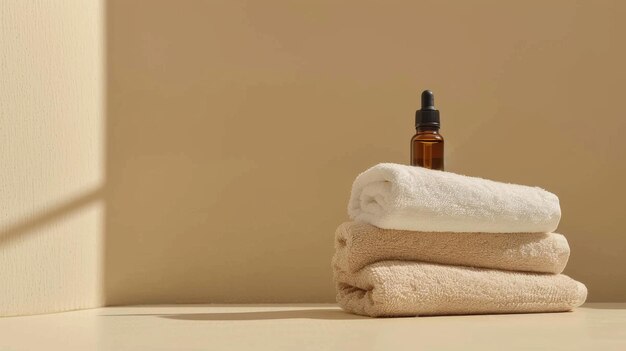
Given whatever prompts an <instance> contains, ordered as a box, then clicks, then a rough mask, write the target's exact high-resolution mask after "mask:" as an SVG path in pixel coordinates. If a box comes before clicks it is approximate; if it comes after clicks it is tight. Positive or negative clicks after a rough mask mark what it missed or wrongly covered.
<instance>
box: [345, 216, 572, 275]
mask: <svg viewBox="0 0 626 351" xmlns="http://www.w3.org/2000/svg"><path fill="white" fill-rule="evenodd" d="M335 249H336V254H335V257H334V264H336V265H339V266H341V267H343V269H344V270H346V271H348V272H355V271H357V270H359V269H361V268H363V267H365V266H367V265H369V264H372V263H375V262H379V261H385V260H403V261H421V262H432V263H441V264H449V265H458V266H472V267H484V268H495V269H503V270H511V271H528V272H543V273H555V274H558V273H561V272H562V271H563V269H564V268H565V265H566V264H567V260H568V258H569V253H570V250H569V245H568V244H567V240H566V239H565V237H564V236H563V235H561V234H556V233H549V234H543V233H519V234H515V235H511V234H494V233H445V232H438V233H432V232H430V233H427V232H411V231H402V230H394V229H380V228H378V227H375V226H373V225H370V224H366V223H357V222H346V223H343V224H341V225H340V226H339V227H338V228H337V231H336V233H335Z"/></svg>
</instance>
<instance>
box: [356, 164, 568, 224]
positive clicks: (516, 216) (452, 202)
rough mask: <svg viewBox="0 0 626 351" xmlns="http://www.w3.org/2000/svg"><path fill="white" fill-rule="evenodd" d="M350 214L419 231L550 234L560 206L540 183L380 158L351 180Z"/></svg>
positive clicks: (357, 217)
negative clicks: (497, 179) (493, 178)
mask: <svg viewBox="0 0 626 351" xmlns="http://www.w3.org/2000/svg"><path fill="white" fill-rule="evenodd" d="M348 214H349V215H350V218H351V219H353V220H356V221H360V222H366V223H370V224H373V225H375V226H377V227H380V228H386V229H399V230H414V231H422V232H484V233H548V232H552V231H554V230H555V229H556V227H557V225H558V224H559V220H560V218H561V208H560V207H559V199H558V198H557V197H556V195H554V194H552V193H550V192H547V191H545V190H543V189H541V188H538V187H529V186H524V185H516V184H505V183H499V182H495V181H491V180H487V179H481V178H475V177H468V176H463V175H459V174H454V173H450V172H443V171H435V170H430V169H426V168H422V167H412V166H405V165H400V164H393V163H381V164H378V165H376V166H374V167H372V168H370V169H368V170H366V171H365V172H363V173H361V174H360V175H359V176H358V177H357V178H356V180H355V181H354V183H353V185H352V194H351V196H350V202H349V204H348Z"/></svg>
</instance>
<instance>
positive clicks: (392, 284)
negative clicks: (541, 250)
mask: <svg viewBox="0 0 626 351" xmlns="http://www.w3.org/2000/svg"><path fill="white" fill-rule="evenodd" d="M334 273H335V280H336V283H337V301H338V303H339V305H340V306H341V308H343V309H345V310H347V311H348V312H352V313H355V314H360V315H366V316H372V317H392V316H418V315H448V314H484V313H527V312H563V311H570V310H572V309H573V308H574V307H578V306H580V305H581V304H582V303H583V302H584V301H585V299H586V297H587V288H586V287H585V285H583V284H582V283H579V282H577V281H575V280H573V279H571V278H569V277H568V276H566V275H562V274H559V275H549V274H539V273H518V272H508V271H499V270H491V269H484V268H470V267H458V266H445V265H438V264H432V263H421V262H403V261H381V262H378V263H374V264H372V265H369V266H366V267H365V268H363V269H361V270H359V271H358V272H355V273H353V272H346V271H345V270H342V269H341V267H338V266H335V271H334Z"/></svg>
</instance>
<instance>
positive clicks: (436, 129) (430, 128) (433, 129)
mask: <svg viewBox="0 0 626 351" xmlns="http://www.w3.org/2000/svg"><path fill="white" fill-rule="evenodd" d="M415 130H416V131H417V132H418V133H428V134H439V127H434V126H419V127H417V128H415Z"/></svg>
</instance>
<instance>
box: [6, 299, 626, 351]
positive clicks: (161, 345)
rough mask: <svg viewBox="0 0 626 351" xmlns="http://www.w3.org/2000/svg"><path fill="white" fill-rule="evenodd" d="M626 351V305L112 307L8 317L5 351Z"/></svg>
mask: <svg viewBox="0 0 626 351" xmlns="http://www.w3.org/2000/svg"><path fill="white" fill-rule="evenodd" d="M420 349H423V350H461V349H462V350H473V349H475V350H528V349H533V350H536V349H544V350H626V304H587V305H585V306H584V307H583V308H579V309H578V310H576V311H575V312H572V313H551V314H525V315H485V316H453V317H421V318H392V319H370V318H364V317H358V316H353V315H350V314H347V313H344V312H342V311H341V310H340V309H338V308H337V307H336V306H335V305H320V304H316V305H310V304H307V305H254V306H252V305H167V306H132V307H107V308H100V309H93V310H84V311H73V312H64V313H57V314H49V315H37V316H25V317H9V318H0V350H64V351H68V350H81V351H85V350H105V351H106V350H116V351H120V350H394V351H395V350H420Z"/></svg>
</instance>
